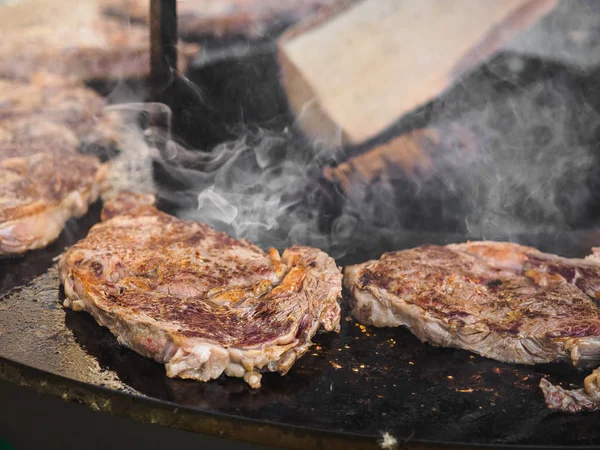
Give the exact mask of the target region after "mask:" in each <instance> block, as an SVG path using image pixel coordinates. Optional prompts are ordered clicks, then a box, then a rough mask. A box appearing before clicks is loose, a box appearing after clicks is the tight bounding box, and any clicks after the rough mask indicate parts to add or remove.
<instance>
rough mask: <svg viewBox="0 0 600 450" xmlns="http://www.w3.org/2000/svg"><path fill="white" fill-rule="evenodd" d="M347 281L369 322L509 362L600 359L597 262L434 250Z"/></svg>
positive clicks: (507, 251) (478, 249)
mask: <svg viewBox="0 0 600 450" xmlns="http://www.w3.org/2000/svg"><path fill="white" fill-rule="evenodd" d="M559 269H560V270H559ZM573 271H575V272H577V273H578V274H580V276H572V272H573ZM567 272H568V273H567ZM573 273H574V272H573ZM582 277H583V278H582ZM582 280H585V282H584V281H582ZM344 284H345V286H346V287H347V289H348V290H349V291H350V293H351V305H352V308H353V310H352V312H353V315H354V316H355V317H356V318H357V319H358V320H359V321H361V322H363V323H365V324H372V325H376V326H398V325H404V326H407V327H408V328H409V329H410V330H411V331H412V332H413V333H414V334H415V335H416V336H417V337H419V338H420V339H421V340H422V341H425V342H431V343H432V344H435V345H440V346H453V347H460V348H464V349H467V350H470V351H473V352H475V353H479V354H481V355H483V356H487V357H490V358H494V359H498V360H500V361H505V362H514V363H524V364H535V363H542V362H552V361H563V360H566V361H569V360H570V361H571V362H572V363H573V364H574V365H577V366H582V367H589V366H593V365H595V364H597V363H598V361H600V312H599V310H598V307H597V304H596V300H595V293H596V292H597V291H598V290H600V265H599V264H598V263H597V262H595V261H591V260H569V259H566V258H560V257H557V256H554V255H547V254H544V253H541V252H539V251H537V250H535V249H533V248H530V247H524V246H519V245H516V244H509V243H493V242H474V243H467V244H456V245H449V246H446V247H439V246H432V245H427V246H422V247H418V248H416V249H411V250H404V251H399V252H392V253H386V254H385V255H383V256H382V257H381V259H380V260H378V261H369V262H366V263H364V264H360V265H357V266H352V267H348V268H346V272H345V277H344Z"/></svg>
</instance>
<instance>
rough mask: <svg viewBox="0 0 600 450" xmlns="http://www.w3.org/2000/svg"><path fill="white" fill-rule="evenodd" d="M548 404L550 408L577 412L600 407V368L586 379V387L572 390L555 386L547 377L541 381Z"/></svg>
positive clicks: (594, 409) (595, 409)
mask: <svg viewBox="0 0 600 450" xmlns="http://www.w3.org/2000/svg"><path fill="white" fill-rule="evenodd" d="M540 387H541V388H542V391H543V392H544V397H545V399H546V405H548V408H550V409H556V410H559V411H563V412H569V413H577V412H581V411H597V410H599V409H600V369H596V370H594V371H593V372H592V373H591V374H590V375H588V376H587V378H586V379H585V381H584V389H575V390H572V391H569V390H566V389H563V388H562V387H560V386H555V385H553V384H552V383H550V382H549V381H548V380H546V379H545V378H542V380H541V381H540Z"/></svg>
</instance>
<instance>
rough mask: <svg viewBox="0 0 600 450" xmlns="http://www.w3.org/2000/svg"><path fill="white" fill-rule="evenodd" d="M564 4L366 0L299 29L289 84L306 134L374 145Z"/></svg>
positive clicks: (290, 44)
mask: <svg viewBox="0 0 600 450" xmlns="http://www.w3.org/2000/svg"><path fill="white" fill-rule="evenodd" d="M555 4H556V0H503V1H495V2H479V1H476V0H454V1H447V2H439V1H437V0H423V1H419V2H398V1H396V0H362V1H359V2H357V3H356V4H353V5H352V6H350V7H348V8H346V9H343V10H342V11H341V12H339V11H334V12H337V13H335V14H330V15H328V14H325V15H323V16H322V17H320V18H319V19H318V20H315V21H312V22H311V23H303V24H300V25H299V26H298V27H295V28H293V29H291V30H289V31H288V32H287V33H286V34H285V35H284V36H283V37H282V38H281V40H280V42H279V60H280V66H281V71H282V84H283V87H284V89H285V91H286V93H287V97H288V101H289V104H290V106H291V108H292V110H293V111H294V112H295V113H296V115H297V116H298V121H299V125H300V127H301V128H302V129H303V131H304V132H305V133H306V134H308V135H309V136H310V137H314V138H321V139H325V140H327V141H330V142H335V141H334V140H335V139H337V136H338V135H339V131H340V130H341V132H342V139H343V141H345V142H350V143H360V142H364V141H365V140H368V139H369V138H372V137H374V136H376V135H377V134H379V133H380V132H381V131H383V130H385V129H386V128H387V127H389V126H390V125H392V124H393V123H394V122H396V121H397V120H398V119H399V118H400V117H401V116H403V115H404V114H406V113H408V112H410V111H412V110H413V109H415V108H417V107H419V106H422V105H424V104H426V103H427V102H429V101H431V100H432V99H434V98H435V97H437V96H438V95H439V94H440V93H442V92H443V91H444V90H446V89H447V88H448V87H449V86H451V85H452V84H453V83H454V82H455V81H456V80H458V79H459V78H460V77H461V76H462V75H463V74H465V73H467V72H469V71H470V70H472V69H473V68H474V67H476V66H477V65H479V64H480V63H481V62H483V61H484V60H485V59H486V58H487V57H489V56H490V55H492V54H493V53H494V52H495V51H496V50H497V49H499V48H500V46H501V45H502V44H503V43H504V42H506V41H507V40H509V39H510V38H512V37H513V36H514V35H516V34H517V33H518V32H519V31H521V30H523V29H524V28H527V27H528V26H529V25H531V24H533V23H535V21H536V20H537V19H538V18H539V17H541V16H543V15H544V14H546V13H547V12H549V11H550V10H551V9H552V7H553V6H554V5H555Z"/></svg>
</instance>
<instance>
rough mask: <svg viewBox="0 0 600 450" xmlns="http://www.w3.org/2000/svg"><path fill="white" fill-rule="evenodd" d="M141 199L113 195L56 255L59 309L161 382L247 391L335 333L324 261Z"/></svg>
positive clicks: (330, 272) (336, 293)
mask: <svg viewBox="0 0 600 450" xmlns="http://www.w3.org/2000/svg"><path fill="white" fill-rule="evenodd" d="M152 201H153V198H152V196H151V195H142V194H129V193H121V194H118V196H117V197H115V198H112V199H110V200H109V201H108V202H107V204H106V206H105V207H104V210H103V214H102V217H103V219H104V220H103V221H102V222H101V223H99V224H97V225H95V226H94V227H92V229H91V230H90V232H89V234H88V236H87V237H86V238H84V239H83V240H81V241H80V242H78V243H77V244H76V245H74V246H73V247H72V248H70V249H69V250H68V251H67V252H66V253H65V254H64V256H63V257H62V258H61V260H60V263H59V273H60V279H61V282H62V283H63V284H64V289H65V294H66V300H65V302H64V306H65V307H68V308H71V309H73V310H76V311H81V310H83V311H87V312H88V313H90V314H91V315H92V316H93V317H94V318H95V319H96V321H97V322H98V323H99V324H100V325H103V326H106V327H107V328H108V329H109V330H110V331H111V332H112V333H113V334H114V335H115V336H116V337H117V340H118V341H119V343H121V344H122V345H125V346H127V347H129V348H131V349H133V350H134V351H136V352H138V353H139V354H141V355H143V356H145V357H148V358H153V359H155V360H156V361H158V362H160V363H163V364H165V367H166V372H167V375H168V376H169V377H180V378H191V379H195V380H201V381H208V380H210V379H214V378H217V377H219V376H220V375H221V374H223V373H225V374H226V375H228V376H232V377H243V378H244V380H245V381H246V382H247V383H248V384H249V385H250V386H252V387H254V388H256V387H259V386H260V381H261V372H276V371H277V372H280V373H281V374H285V373H287V372H288V370H289V369H290V368H291V366H292V365H293V364H294V362H295V361H296V360H297V359H298V358H299V357H301V356H302V355H303V354H304V353H305V352H306V351H307V349H308V348H309V347H310V346H311V344H312V343H311V339H312V337H313V335H314V334H315V332H316V331H317V330H318V329H319V328H320V327H322V328H323V329H324V330H325V331H336V332H337V331H339V326H340V325H339V321H340V307H339V304H338V298H339V297H340V294H341V284H342V275H341V273H340V270H339V269H338V268H337V267H336V265H335V262H334V260H333V259H332V258H330V257H329V256H328V255H327V254H325V253H324V252H322V251H320V250H317V249H314V248H310V247H301V246H294V247H291V248H288V249H287V250H285V251H284V252H283V254H282V255H281V257H280V255H279V253H278V252H277V250H275V249H271V250H269V252H268V253H264V252H263V251H261V250H260V249H259V248H258V247H256V246H255V245H253V244H251V243H250V242H248V241H246V240H243V239H242V240H236V239H233V238H231V237H229V236H227V235H226V234H224V233H221V232H218V231H216V230H214V229H212V228H210V227H209V226H207V225H205V224H202V223H198V222H184V221H181V220H179V219H177V218H175V217H173V216H170V215H168V214H165V213H163V212H160V211H159V210H157V209H156V208H155V207H154V206H153V205H152V204H151V203H152Z"/></svg>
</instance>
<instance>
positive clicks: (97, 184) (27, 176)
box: [0, 144, 105, 256]
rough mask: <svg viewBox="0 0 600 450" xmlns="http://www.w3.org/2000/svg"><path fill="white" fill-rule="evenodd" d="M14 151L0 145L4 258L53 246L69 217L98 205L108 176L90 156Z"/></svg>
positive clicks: (1, 252) (0, 244) (0, 251)
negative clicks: (22, 154) (94, 204)
mask: <svg viewBox="0 0 600 450" xmlns="http://www.w3.org/2000/svg"><path fill="white" fill-rule="evenodd" d="M28 149H29V150H31V148H28ZM14 150H15V149H14V148H12V147H10V148H8V147H4V146H3V145H2V144H0V256H2V255H14V254H19V253H23V252H25V251H27V250H31V249H36V248H41V247H44V246H46V245H48V244H49V243H50V242H52V241H54V240H55V239H56V238H57V237H58V235H59V234H60V232H61V231H62V229H63V227H64V225H65V223H66V222H67V220H69V218H71V217H77V216H81V215H83V214H85V213H86V212H87V210H88V205H89V204H90V203H93V202H94V201H96V199H97V198H98V195H99V193H100V188H101V186H102V182H103V180H104V176H105V168H104V166H102V165H101V164H100V162H99V161H98V160H97V159H96V158H94V157H92V156H86V155H79V154H77V153H76V152H74V151H73V152H66V151H65V152H56V151H55V152H52V150H47V151H41V152H38V153H35V152H32V154H27V155H24V156H15V151H14ZM19 152H21V153H23V152H22V151H21V150H19ZM17 153H18V152H17Z"/></svg>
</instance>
